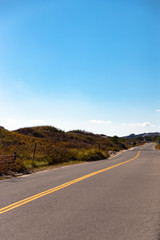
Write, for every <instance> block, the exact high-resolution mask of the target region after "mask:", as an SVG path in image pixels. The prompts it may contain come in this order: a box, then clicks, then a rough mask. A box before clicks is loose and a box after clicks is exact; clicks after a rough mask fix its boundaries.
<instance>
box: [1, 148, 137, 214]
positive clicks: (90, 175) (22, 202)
mask: <svg viewBox="0 0 160 240" xmlns="http://www.w3.org/2000/svg"><path fill="white" fill-rule="evenodd" d="M140 152H141V151H138V153H137V155H136V156H135V157H134V158H132V159H130V160H127V161H125V162H122V163H118V164H116V165H113V166H110V167H107V168H104V169H101V170H98V171H96V172H92V173H89V174H87V175H84V176H82V177H79V178H76V179H74V180H72V181H69V182H66V183H64V184H62V185H59V186H57V187H54V188H51V189H48V190H46V191H43V192H41V193H38V194H35V195H33V196H31V197H28V198H25V199H23V200H21V201H18V202H15V203H12V204H10V205H8V206H6V207H3V208H0V214H2V213H5V212H8V211H10V210H12V209H14V208H17V207H20V206H22V205H24V204H27V203H29V202H31V201H34V200H36V199H38V198H41V197H43V196H46V195H48V194H51V193H53V192H56V191H58V190H60V189H63V188H66V187H68V186H70V185H72V184H74V183H77V182H80V181H82V180H84V179H86V178H89V177H92V176H94V175H96V174H99V173H102V172H105V171H108V170H110V169H112V168H115V167H118V166H121V165H123V164H126V163H128V162H131V161H133V160H135V159H137V158H138V157H139V155H140Z"/></svg>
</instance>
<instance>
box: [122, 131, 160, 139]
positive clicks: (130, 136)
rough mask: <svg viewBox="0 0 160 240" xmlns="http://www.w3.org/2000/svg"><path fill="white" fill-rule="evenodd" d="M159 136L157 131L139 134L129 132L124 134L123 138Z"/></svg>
mask: <svg viewBox="0 0 160 240" xmlns="http://www.w3.org/2000/svg"><path fill="white" fill-rule="evenodd" d="M158 136H160V133H159V132H150V133H141V134H133V133H132V134H130V135H129V136H125V138H137V137H158Z"/></svg>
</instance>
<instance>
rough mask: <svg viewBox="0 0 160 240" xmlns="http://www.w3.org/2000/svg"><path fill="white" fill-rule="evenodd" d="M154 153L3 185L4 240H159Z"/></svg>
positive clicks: (146, 150) (158, 158) (0, 234)
mask: <svg viewBox="0 0 160 240" xmlns="http://www.w3.org/2000/svg"><path fill="white" fill-rule="evenodd" d="M153 147H154V144H152V143H150V144H146V145H144V147H143V149H142V146H140V147H136V148H134V149H133V150H128V151H125V152H123V153H121V154H120V155H118V156H116V157H114V158H112V159H108V160H102V161H97V162H90V163H83V164H79V165H73V166H69V167H61V168H58V169H54V170H49V171H46V172H40V173H37V174H31V175H29V176H26V177H19V178H14V179H10V180H3V181H0V239H1V240H10V239H12V240H22V239H23V240H32V239H33V240H50V239H53V240H152V239H153V240H158V239H160V235H159V233H160V151H157V150H154V149H153Z"/></svg>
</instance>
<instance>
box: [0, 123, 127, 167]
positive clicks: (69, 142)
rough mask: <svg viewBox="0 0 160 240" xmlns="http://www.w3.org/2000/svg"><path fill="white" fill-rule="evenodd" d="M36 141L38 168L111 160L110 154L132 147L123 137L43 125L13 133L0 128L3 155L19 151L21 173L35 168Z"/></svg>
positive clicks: (18, 165)
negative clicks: (68, 130)
mask: <svg viewBox="0 0 160 240" xmlns="http://www.w3.org/2000/svg"><path fill="white" fill-rule="evenodd" d="M35 142H37V150H36V155H35V162H34V165H35V167H36V166H37V167H38V166H47V165H52V164H57V163H61V162H68V161H77V160H78V161H79V160H80V161H81V160H82V161H86V160H88V161H89V160H98V159H104V158H107V157H108V151H118V150H121V149H126V148H128V147H129V146H131V144H130V142H129V141H128V140H126V139H124V138H123V139H120V138H117V137H112V138H110V137H106V136H104V135H103V136H102V135H97V134H93V133H88V132H85V131H80V130H77V131H70V132H67V133H66V132H64V131H61V130H59V129H56V128H54V127H50V126H40V127H32V128H22V129H19V130H17V131H12V132H11V131H8V130H6V129H4V128H3V127H0V155H2V154H7V155H8V154H13V153H14V152H17V165H16V170H18V171H23V170H24V169H25V168H26V167H31V166H32V158H33V151H34V146H35ZM98 144H100V148H101V151H100V152H99V150H98Z"/></svg>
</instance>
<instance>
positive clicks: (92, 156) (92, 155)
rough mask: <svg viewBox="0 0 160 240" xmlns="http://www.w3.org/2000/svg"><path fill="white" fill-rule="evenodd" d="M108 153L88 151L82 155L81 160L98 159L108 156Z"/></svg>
mask: <svg viewBox="0 0 160 240" xmlns="http://www.w3.org/2000/svg"><path fill="white" fill-rule="evenodd" d="M107 157H108V156H107V155H104V154H103V153H102V152H98V151H94V152H87V153H85V154H82V155H80V157H79V160H81V161H97V160H102V159H105V158H107Z"/></svg>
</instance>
